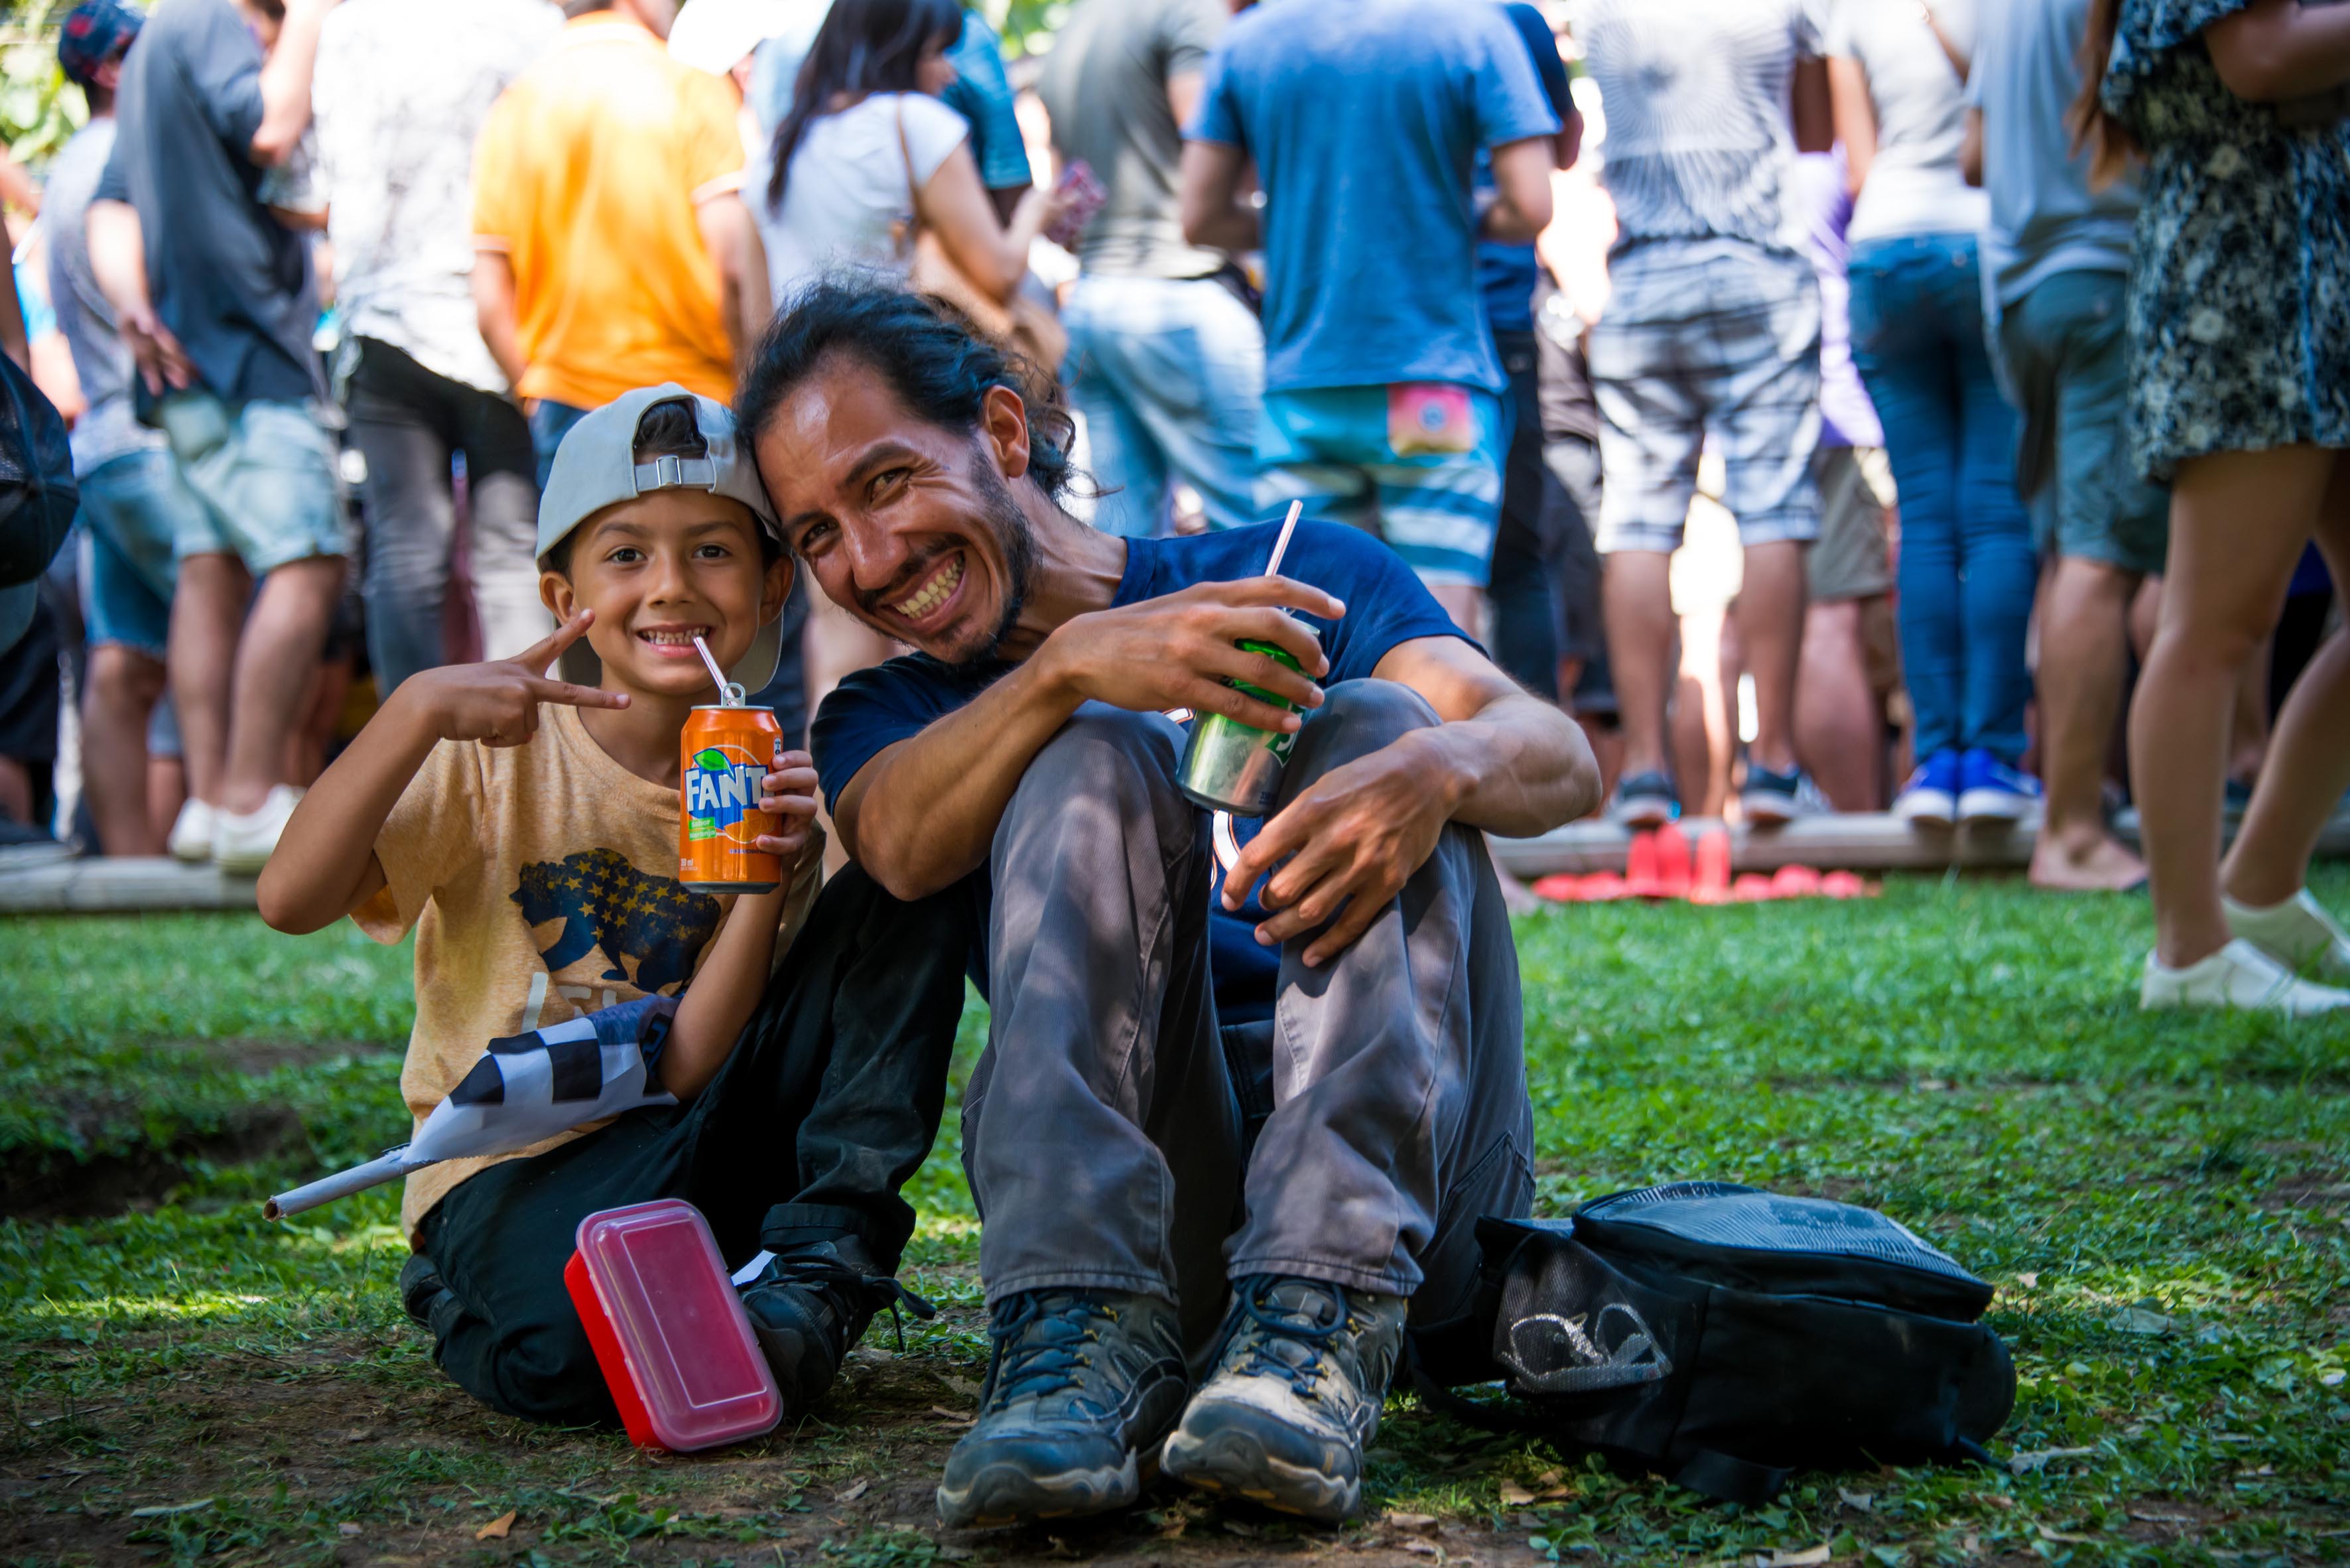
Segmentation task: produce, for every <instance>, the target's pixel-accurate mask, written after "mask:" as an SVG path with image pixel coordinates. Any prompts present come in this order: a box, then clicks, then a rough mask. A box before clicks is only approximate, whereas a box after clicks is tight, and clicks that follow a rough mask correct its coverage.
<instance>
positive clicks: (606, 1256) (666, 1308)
mask: <svg viewBox="0 0 2350 1568" xmlns="http://www.w3.org/2000/svg"><path fill="white" fill-rule="evenodd" d="M577 1241H578V1248H579V1250H578V1251H576V1252H574V1253H572V1254H571V1262H569V1263H567V1264H566V1265H565V1266H564V1270H563V1282H564V1284H565V1285H566V1286H567V1287H568V1288H569V1290H570V1292H571V1301H572V1304H573V1305H574V1306H576V1307H577V1308H578V1309H579V1321H580V1323H581V1324H584V1325H585V1326H586V1328H587V1342H588V1343H589V1344H590V1345H594V1346H595V1347H596V1363H597V1365H598V1366H601V1367H602V1368H603V1369H604V1381H605V1383H606V1384H607V1385H608V1386H610V1388H611V1390H612V1401H613V1403H615V1404H616V1405H618V1406H619V1407H620V1419H621V1421H622V1422H624V1423H625V1424H626V1425H627V1427H628V1428H629V1440H630V1441H632V1442H634V1443H635V1444H636V1445H637V1446H638V1447H639V1448H640V1449H671V1450H673V1451H675V1452H678V1453H689V1452H691V1451H692V1450H694V1449H714V1448H717V1447H718V1446H720V1445H721V1444H723V1443H739V1442H741V1441H742V1440H743V1438H755V1437H757V1436H758V1435H759V1434H760V1433H762V1432H765V1431H770V1430H772V1429H773V1428H774V1427H775V1423H776V1422H777V1421H780V1420H781V1419H783V1415H784V1401H783V1397H782V1396H781V1395H780V1394H778V1393H777V1392H776V1391H775V1375H774V1374H773V1373H771V1372H769V1371H768V1370H767V1363H766V1358H765V1357H764V1356H763V1355H760V1354H759V1342H758V1341H757V1340H756V1339H755V1338H754V1337H753V1335H752V1333H751V1320H750V1318H748V1317H747V1316H745V1315H744V1314H743V1302H742V1299H741V1298H740V1297H739V1296H737V1295H736V1294H735V1293H734V1282H733V1281H732V1280H730V1279H729V1278H727V1275H726V1262H725V1260H724V1259H723V1258H721V1257H720V1256H719V1254H718V1243H717V1241H714V1240H713V1239H712V1237H711V1234H710V1226H709V1224H708V1222H707V1221H705V1220H703V1219H702V1214H701V1212H700V1211H699V1210H696V1209H695V1208H694V1207H693V1205H692V1204H691V1203H686V1202H682V1201H681V1200H680V1199H674V1198H664V1199H660V1200H659V1201H657V1202H652V1203H637V1204H631V1205H630V1206H629V1207H628V1208H626V1209H607V1210H604V1211H603V1212H601V1213H599V1214H590V1215H589V1216H587V1218H586V1219H585V1220H581V1221H579V1231H578V1237H577Z"/></svg>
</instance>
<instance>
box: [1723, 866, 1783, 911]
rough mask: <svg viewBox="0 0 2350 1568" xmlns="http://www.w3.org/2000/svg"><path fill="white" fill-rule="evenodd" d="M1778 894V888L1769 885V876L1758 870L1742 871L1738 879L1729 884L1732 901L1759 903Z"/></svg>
mask: <svg viewBox="0 0 2350 1568" xmlns="http://www.w3.org/2000/svg"><path fill="white" fill-rule="evenodd" d="M1778 896H1779V890H1778V889H1777V888H1773V887H1772V886H1771V878H1770V877H1765V876H1764V875H1763V873H1762V872H1760V871H1742V872H1740V873H1739V874H1738V880H1736V881H1735V882H1732V883H1731V885H1730V898H1731V902H1732V903H1738V904H1760V903H1763V902H1765V901H1767V900H1769V899H1772V898H1777V897H1778Z"/></svg>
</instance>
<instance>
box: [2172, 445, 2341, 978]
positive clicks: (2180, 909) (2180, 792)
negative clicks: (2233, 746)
mask: <svg viewBox="0 0 2350 1568" xmlns="http://www.w3.org/2000/svg"><path fill="white" fill-rule="evenodd" d="M2333 470H2334V453H2332V452H2326V451H2324V450H2322V449H2320V448H2316V447H2305V446H2296V447H2282V448H2278V449H2275V450H2273V451H2267V452H2220V453H2215V454H2213V455H2211V456H2209V457H2199V458H2190V459H2189V460H2188V461H2187V462H2184V463H2182V464H2180V465H2179V469H2178V479H2177V481H2176V482H2175V483H2173V485H2172V487H2171V492H2170V558H2169V570H2168V574H2167V575H2166V577H2165V580H2164V584H2163V595H2162V616H2161V619H2160V620H2159V621H2158V623H2157V625H2156V629H2155V638H2154V648H2153V649H2152V650H2151V652H2150V653H2149V654H2148V655H2147V664H2146V673H2145V675H2144V677H2143V678H2142V679H2141V680H2140V681H2139V684H2138V690H2137V701H2135V702H2134V703H2133V704H2132V705H2131V711H2130V723H2129V739H2130V773H2131V775H2132V776H2133V777H2134V778H2135V779H2136V780H2137V791H2138V814H2139V818H2140V820H2141V821H2142V822H2143V823H2144V825H2145V844H2146V860H2147V870H2148V872H2149V873H2150V874H2151V876H2152V877H2153V883H2154V916H2155V956H2156V959H2157V961H2159V962H2160V963H2163V964H2165V965H2167V966H2168V967H2170V968H2172V969H2183V968H2185V967H2187V966H2188V965H2189V964H2194V963H2198V962H2200V961H2202V960H2204V959H2206V958H2208V957H2210V955H2211V954H2213V953H2215V952H2217V951H2219V950H2220V948H2222V947H2224V946H2226V945H2227V942H2228V940H2229V933H2228V922H2227V919H2226V917H2225V916H2224V915H2223V914H2222V912H2221V910H2220V781H2221V780H2222V778H2223V777H2224V776H2225V774H2226V771H2227V748H2228V718H2229V713H2230V710H2231V709H2232V708H2233V707H2234V705H2235V700H2236V690H2237V687H2238V684H2239V683H2240V682H2241V680H2242V679H2243V671H2244V665H2245V663H2246V662H2247V661H2248V660H2250V659H2251V658H2252V657H2253V656H2254V655H2255V654H2256V653H2258V652H2259V650H2260V649H2261V646H2262V643H2263V642H2265V641H2266V639H2267V638H2268V635H2269V633H2270V631H2271V630H2272V629H2273V628H2274V626H2275V622H2276V618H2277V611H2278V607H2279V606H2280V605H2281V604H2282V602H2283V598H2284V588H2285V583H2286V582H2287V580H2288V579H2289V578H2290V577H2291V576H2292V574H2293V562H2294V560H2295V559H2296V558H2297V557H2298V556H2300V554H2301V547H2302V545H2303V542H2304V541H2306V540H2307V539H2308V538H2309V536H2310V533H2311V531H2312V529H2313V528H2314V526H2315V525H2316V523H2317V519H2318V515H2319V510H2320V505H2321V504H2322V502H2323V501H2324V496H2325V491H2326V484H2327V481H2328V480H2329V478H2330V477H2331V475H2332V473H2333ZM2300 743H2301V744H2302V745H2303V746H2307V745H2309V744H2311V743H2312V742H2309V741H2303V742H2300ZM2276 771H2278V772H2281V773H2282V772H2288V771H2290V769H2289V768H2280V769H2278V770H2276ZM2282 836H2283V835H2282V834H2281V833H2280V832H2279V831H2278V825H2276V824H2272V827H2271V830H2270V832H2269V833H2268V834H2267V835H2264V842H2265V843H2267V844H2269V845H2270V846H2272V847H2270V848H2267V849H2265V850H2262V851H2259V852H2258V857H2257V858H2255V859H2252V860H2248V861H2247V865H2248V866H2251V865H2263V864H2265V862H2266V861H2267V860H2268V859H2269V858H2270V857H2273V856H2275V855H2276V854H2277V853H2279V849H2278V847H2276V846H2278V844H2279V841H2280V839H2281V838H2282ZM2254 880H2255V881H2257V880H2258V878H2254Z"/></svg>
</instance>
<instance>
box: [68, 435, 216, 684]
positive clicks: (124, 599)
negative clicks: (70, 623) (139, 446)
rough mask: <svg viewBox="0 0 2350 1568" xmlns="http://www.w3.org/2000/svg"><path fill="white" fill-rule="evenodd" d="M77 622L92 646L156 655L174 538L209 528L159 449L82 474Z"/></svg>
mask: <svg viewBox="0 0 2350 1568" xmlns="http://www.w3.org/2000/svg"><path fill="white" fill-rule="evenodd" d="M79 483H80V488H81V524H82V538H83V541H84V543H83V545H82V551H83V554H82V557H81V561H82V618H83V619H85V620H86V621H88V623H89V640H90V641H91V642H93V643H117V644H120V645H121V646H122V647H125V648H130V649H137V650H138V651H139V652H140V653H144V654H148V655H151V656H152V657H153V658H156V659H161V658H162V657H163V648H164V643H165V641H166V639H167V637H168V634H169V632H170V630H171V624H172V582H173V579H174V578H175V577H176V576H177V562H176V560H175V559H174V553H175V550H176V548H177V545H178V542H179V540H180V539H181V538H182V537H183V536H185V535H189V534H191V533H193V532H196V531H199V530H202V529H203V528H206V527H208V526H209V524H208V522H207V521H206V519H205V517H204V514H203V503H201V502H199V501H198V500H197V499H196V497H195V495H194V493H192V491H190V490H189V489H188V487H187V485H186V483H184V482H183V481H182V479H181V478H180V470H179V466H178V464H177V463H175V462H173V461H172V454H171V453H170V452H166V451H164V450H163V449H162V448H161V447H149V448H147V449H146V450H144V451H140V452H125V453H123V454H122V455H121V456H120V457H117V458H113V459H110V460H109V461H108V462H102V463H100V464H99V466H98V467H96V468H93V469H91V470H90V471H89V472H87V473H85V474H83V475H82V476H81V478H80V481H79Z"/></svg>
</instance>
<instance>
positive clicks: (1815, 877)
mask: <svg viewBox="0 0 2350 1568" xmlns="http://www.w3.org/2000/svg"><path fill="white" fill-rule="evenodd" d="M1771 888H1772V890H1773V892H1775V893H1777V894H1778V895H1779V897H1781V898H1810V897H1812V896H1813V895H1814V894H1815V893H1817V892H1818V891H1819V890H1820V874H1819V873H1818V872H1817V871H1815V870H1814V869H1813V868H1812V867H1809V866H1782V867H1779V869H1778V870H1777V871H1776V872H1774V873H1773V875H1772V877H1771Z"/></svg>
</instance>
